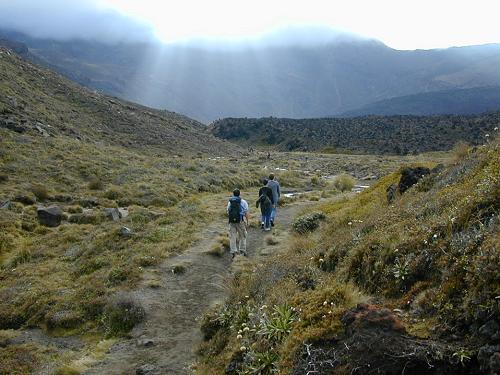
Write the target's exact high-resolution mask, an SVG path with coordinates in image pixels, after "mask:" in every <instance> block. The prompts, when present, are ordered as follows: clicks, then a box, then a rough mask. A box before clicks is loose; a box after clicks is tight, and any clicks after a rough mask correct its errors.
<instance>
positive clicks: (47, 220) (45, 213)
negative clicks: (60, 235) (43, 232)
mask: <svg viewBox="0 0 500 375" xmlns="http://www.w3.org/2000/svg"><path fill="white" fill-rule="evenodd" d="M37 216H38V221H39V222H40V224H42V225H45V226H48V227H57V226H59V225H60V224H61V220H62V218H63V212H62V210H61V209H60V208H59V207H58V206H50V207H39V208H38V210H37Z"/></svg>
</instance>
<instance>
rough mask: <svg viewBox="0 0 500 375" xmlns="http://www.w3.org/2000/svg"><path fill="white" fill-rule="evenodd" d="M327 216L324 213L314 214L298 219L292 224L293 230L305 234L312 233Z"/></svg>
mask: <svg viewBox="0 0 500 375" xmlns="http://www.w3.org/2000/svg"><path fill="white" fill-rule="evenodd" d="M325 217H326V216H325V214H324V213H322V212H313V213H311V214H309V215H306V216H301V217H299V218H297V219H296V220H295V221H294V222H293V223H292V228H293V230H294V231H295V232H297V233H300V234H305V233H307V232H312V231H314V230H315V229H317V228H318V227H319V222H320V221H321V220H324V219H325Z"/></svg>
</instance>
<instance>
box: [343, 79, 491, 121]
mask: <svg viewBox="0 0 500 375" xmlns="http://www.w3.org/2000/svg"><path fill="white" fill-rule="evenodd" d="M495 110H497V111H498V110H500V86H493V87H491V86H487V87H474V88H471V89H455V90H444V91H435V92H427V93H420V94H413V95H405V96H399V97H397V98H391V99H385V100H380V101H378V102H375V103H371V104H368V105H365V106H363V107H361V108H358V109H354V110H352V111H347V112H344V113H342V114H341V116H343V117H355V116H366V115H398V114H408V115H443V114H450V113H453V114H464V115H465V114H474V113H483V112H489V111H495Z"/></svg>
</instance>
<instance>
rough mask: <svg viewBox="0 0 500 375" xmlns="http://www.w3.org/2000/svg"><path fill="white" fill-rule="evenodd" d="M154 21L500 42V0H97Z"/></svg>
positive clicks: (178, 29)
mask: <svg viewBox="0 0 500 375" xmlns="http://www.w3.org/2000/svg"><path fill="white" fill-rule="evenodd" d="M96 1H98V2H99V3H100V5H101V6H108V7H112V8H114V9H116V10H119V11H120V12H123V13H125V14H127V15H129V16H133V17H135V18H137V19H140V20H142V21H146V22H148V23H150V24H151V25H152V26H153V28H154V30H155V32H156V35H157V36H158V37H159V38H160V39H162V40H163V41H166V42H173V41H183V40H190V39H200V38H208V39H211V38H215V39H226V40H227V39H229V40H231V39H233V40H234V39H240V38H241V39H245V38H254V37H256V36H259V35H261V34H264V33H268V32H272V31H275V30H277V29H280V28H284V27H290V26H319V27H324V26H326V27H331V28H334V29H336V30H341V31H348V32H352V33H355V34H359V35H362V36H366V37H370V38H375V39H379V40H381V41H382V42H384V43H385V44H387V45H389V46H390V47H393V48H397V49H416V48H425V49H427V48H445V47H450V46H462V45H472V44H484V43H500V22H499V21H498V17H499V15H500V1H499V0H474V1H468V0H418V1H416V0H342V1H338V0H329V1H328V0H307V1H305V0H245V1H242V0H210V1H208V0H164V1H158V0H141V1H139V0H96Z"/></svg>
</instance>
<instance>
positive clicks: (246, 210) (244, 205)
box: [241, 201, 249, 226]
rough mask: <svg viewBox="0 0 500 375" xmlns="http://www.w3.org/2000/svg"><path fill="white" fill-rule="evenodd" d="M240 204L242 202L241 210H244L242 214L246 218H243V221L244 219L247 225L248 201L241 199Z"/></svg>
mask: <svg viewBox="0 0 500 375" xmlns="http://www.w3.org/2000/svg"><path fill="white" fill-rule="evenodd" d="M241 204H242V207H243V210H244V214H243V218H244V219H246V220H243V221H246V225H247V226H248V225H249V224H248V202H247V201H241Z"/></svg>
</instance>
